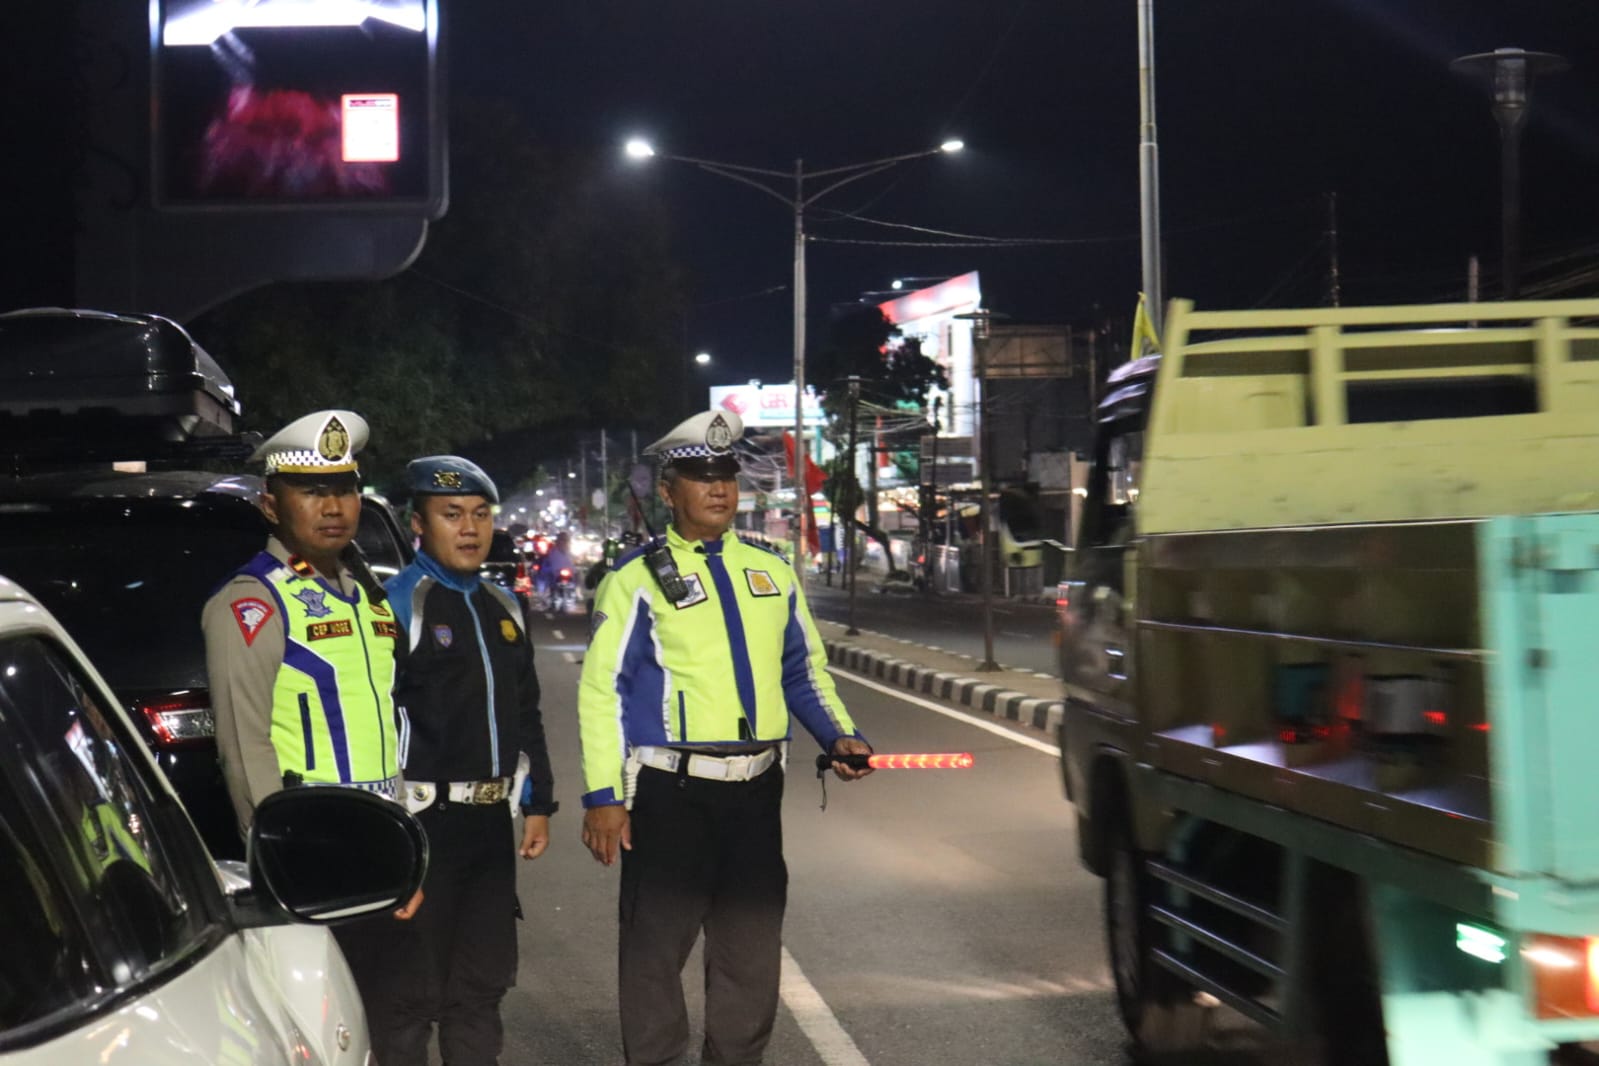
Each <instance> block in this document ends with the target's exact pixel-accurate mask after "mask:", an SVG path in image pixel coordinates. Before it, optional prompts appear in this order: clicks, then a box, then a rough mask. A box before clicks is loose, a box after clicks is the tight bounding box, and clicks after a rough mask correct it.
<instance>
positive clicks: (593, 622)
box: [589, 611, 610, 640]
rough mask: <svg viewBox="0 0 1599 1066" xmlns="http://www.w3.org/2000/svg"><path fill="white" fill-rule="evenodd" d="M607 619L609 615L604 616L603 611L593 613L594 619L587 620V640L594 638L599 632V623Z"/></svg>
mask: <svg viewBox="0 0 1599 1066" xmlns="http://www.w3.org/2000/svg"><path fill="white" fill-rule="evenodd" d="M609 617H610V615H608V614H606V613H605V612H604V611H595V612H594V617H593V618H590V619H589V639H591V640H592V639H593V638H594V634H595V633H597V632H598V631H599V628H600V625H601V623H603V622H604V621H605V620H606V619H607V618H609Z"/></svg>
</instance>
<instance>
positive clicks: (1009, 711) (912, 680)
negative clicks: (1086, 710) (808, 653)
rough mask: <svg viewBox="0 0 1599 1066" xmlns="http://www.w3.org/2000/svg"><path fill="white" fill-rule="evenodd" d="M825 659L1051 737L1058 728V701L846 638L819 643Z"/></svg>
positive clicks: (1060, 703)
mask: <svg viewBox="0 0 1599 1066" xmlns="http://www.w3.org/2000/svg"><path fill="white" fill-rule="evenodd" d="M822 645H823V647H825V648H826V649H827V661H828V662H829V663H831V664H832V665H834V666H836V667H838V668H839V669H841V670H848V671H850V672H851V673H855V674H861V675H864V676H866V677H871V678H876V679H877V680H879V681H882V682H884V683H886V684H889V685H896V686H898V687H900V688H904V689H908V690H910V691H911V692H919V693H921V694H923V695H925V696H935V697H937V698H938V699H942V700H950V701H952V702H954V703H959V704H962V705H964V706H966V707H969V708H971V709H972V710H974V711H982V712H983V713H984V714H991V715H993V716H994V717H996V718H1003V719H1005V720H1006V721H1008V722H1015V723H1017V724H1018V725H1024V726H1028V727H1029V728H1032V729H1038V730H1042V731H1044V732H1046V733H1048V734H1050V735H1051V736H1053V735H1054V734H1055V732H1056V730H1057V729H1058V728H1059V726H1060V718H1061V713H1062V711H1063V710H1064V708H1065V701H1064V700H1051V699H1043V698H1041V697H1038V696H1028V695H1026V694H1025V693H1021V692H1014V691H1012V690H1010V689H1006V688H1003V687H1002V686H1000V685H995V684H990V683H989V682H986V681H981V680H979V679H977V678H975V677H964V676H962V675H960V674H956V673H950V672H948V671H945V670H933V669H930V668H928V667H926V666H922V665H920V664H918V663H912V662H907V661H905V660H904V659H896V658H894V657H893V656H891V655H885V654H883V653H881V652H877V651H873V650H871V649H869V648H862V647H859V646H857V645H854V644H850V643H849V642H848V641H843V640H827V639H824V640H823V641H822Z"/></svg>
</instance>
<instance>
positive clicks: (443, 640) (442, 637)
mask: <svg viewBox="0 0 1599 1066" xmlns="http://www.w3.org/2000/svg"><path fill="white" fill-rule="evenodd" d="M433 639H434V641H435V642H436V643H437V644H438V646H439V647H441V648H448V647H449V646H450V645H451V644H454V643H455V630H453V629H451V628H450V627H449V626H447V625H436V626H434V627H433Z"/></svg>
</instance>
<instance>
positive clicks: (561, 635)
mask: <svg viewBox="0 0 1599 1066" xmlns="http://www.w3.org/2000/svg"><path fill="white" fill-rule="evenodd" d="M550 632H551V633H554V634H555V639H556V640H565V639H566V634H565V633H562V632H561V631H560V630H559V629H552V630H550Z"/></svg>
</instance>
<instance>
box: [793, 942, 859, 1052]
mask: <svg viewBox="0 0 1599 1066" xmlns="http://www.w3.org/2000/svg"><path fill="white" fill-rule="evenodd" d="M778 993H779V994H780V995H781V996H782V997H783V1006H785V1007H787V1008H788V1012H789V1013H790V1014H792V1015H793V1016H794V1020H795V1021H796V1022H798V1023H799V1027H800V1032H802V1033H804V1034H805V1036H806V1038H807V1039H808V1040H810V1042H811V1047H813V1048H815V1049H816V1056H817V1058H819V1059H821V1060H822V1063H823V1066H871V1063H869V1062H867V1061H866V1056H865V1055H862V1054H861V1049H860V1048H858V1047H856V1046H855V1041H853V1040H851V1039H850V1036H849V1034H848V1033H846V1032H845V1031H844V1027H843V1026H842V1025H840V1024H838V1019H837V1018H836V1017H834V1015H833V1011H832V1008H830V1007H829V1006H828V1005H827V1001H826V1000H824V999H823V998H822V994H821V993H820V992H818V991H816V986H815V985H813V984H811V983H810V981H809V980H807V979H806V977H805V974H804V972H803V971H801V970H800V968H799V963H797V962H795V961H794V956H793V955H790V954H789V953H788V948H787V947H784V948H783V977H782V983H781V984H780V985H779V986H778Z"/></svg>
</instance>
